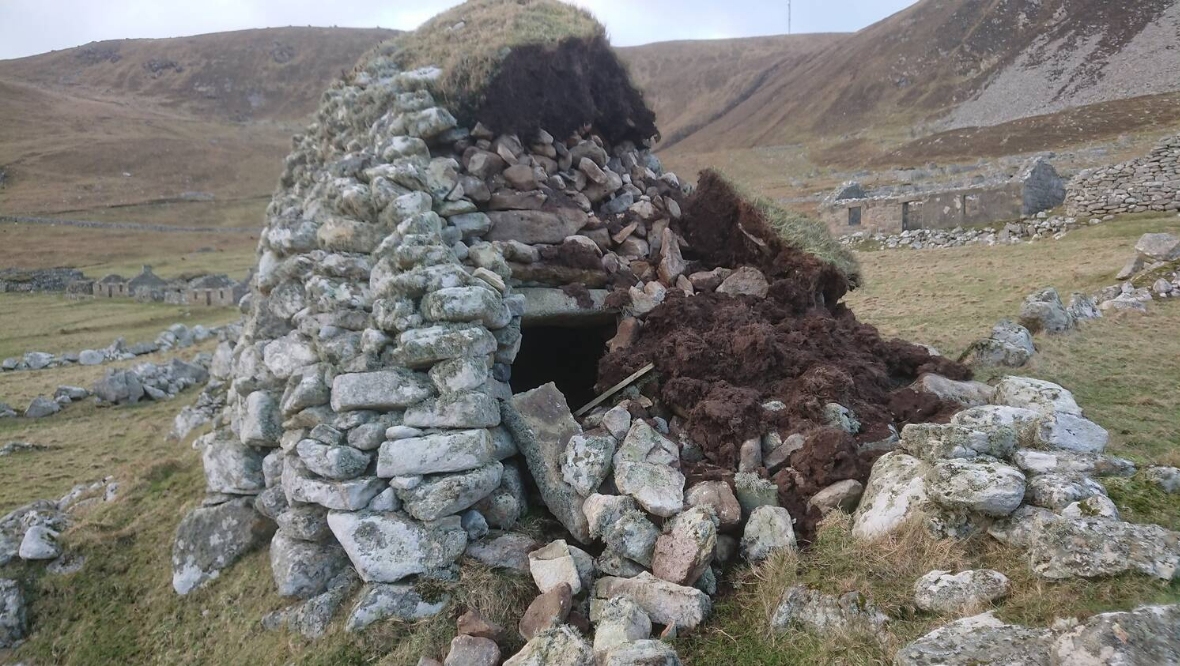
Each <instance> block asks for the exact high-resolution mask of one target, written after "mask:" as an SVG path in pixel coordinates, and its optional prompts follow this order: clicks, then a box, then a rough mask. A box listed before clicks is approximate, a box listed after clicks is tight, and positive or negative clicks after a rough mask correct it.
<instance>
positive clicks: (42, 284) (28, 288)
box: [0, 268, 86, 294]
mask: <svg viewBox="0 0 1180 666" xmlns="http://www.w3.org/2000/svg"><path fill="white" fill-rule="evenodd" d="M85 279H86V276H85V275H83V274H82V271H80V270H78V269H76V268H45V269H37V270H22V269H18V268H9V269H6V270H0V293H23V294H31V293H39V292H64V291H66V289H67V288H69V286H70V285H71V284H72V283H74V282H78V281H82V280H85Z"/></svg>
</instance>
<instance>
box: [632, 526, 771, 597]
mask: <svg viewBox="0 0 1180 666" xmlns="http://www.w3.org/2000/svg"><path fill="white" fill-rule="evenodd" d="M791 536H792V537H793V536H794V533H792V535H791ZM716 546H717V522H716V518H714V517H713V515H712V513H711V512H710V511H709V510H708V509H705V508H695V509H689V510H687V511H685V512H684V513H681V514H680V515H678V516H676V517H675V518H674V519H672V521H671V522H670V525H669V527H668V529H667V530H666V531H665V533H664V534H663V535H661V536H660V537H659V538H658V539H657V540H656V547H655V552H654V554H653V555H652V559H651V567H652V573H654V574H655V575H656V577H657V578H662V579H664V580H666V581H669V582H672V583H676V584H677V585H692V584H694V583H696V581H697V579H698V578H700V577H701V574H703V573H705V569H707V568H709V564H710V563H711V562H712V561H713V550H714V548H716Z"/></svg>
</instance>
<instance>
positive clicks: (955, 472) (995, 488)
mask: <svg viewBox="0 0 1180 666" xmlns="http://www.w3.org/2000/svg"><path fill="white" fill-rule="evenodd" d="M1024 490H1025V478H1024V474H1023V473H1021V471H1020V470H1018V469H1016V468H1015V467H1010V466H1008V465H1004V464H1001V463H992V462H983V463H977V462H966V461H959V460H944V461H942V462H939V463H937V464H935V465H934V467H933V469H931V470H930V472H928V473H927V475H926V493H927V494H928V495H929V497H930V499H932V500H933V501H934V502H936V503H937V504H939V505H940V506H942V507H944V508H947V509H950V510H952V511H954V510H961V509H965V510H967V511H973V512H975V513H981V514H983V515H985V516H994V517H1000V516H1007V515H1009V514H1010V513H1012V512H1013V511H1015V510H1016V509H1017V508H1019V507H1020V504H1021V503H1022V502H1023V501H1024Z"/></svg>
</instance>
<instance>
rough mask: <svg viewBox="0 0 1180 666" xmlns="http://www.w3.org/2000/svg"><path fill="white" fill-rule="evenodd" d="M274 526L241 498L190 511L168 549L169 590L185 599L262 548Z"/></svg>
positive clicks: (249, 501)
mask: <svg viewBox="0 0 1180 666" xmlns="http://www.w3.org/2000/svg"><path fill="white" fill-rule="evenodd" d="M273 531H274V525H273V524H272V523H271V522H270V521H268V520H266V518H264V517H263V516H262V514H260V513H258V511H256V510H255V509H254V502H253V498H251V497H242V498H240V499H235V500H230V501H228V502H225V503H223V504H218V505H216V506H212V507H202V508H199V509H194V510H192V511H191V512H189V514H188V515H187V516H185V517H184V520H182V521H180V525H179V526H178V527H177V528H176V540H175V542H174V545H173V548H172V587H173V589H175V590H176V592H177V594H180V595H185V594H188V593H189V592H192V591H193V590H195V589H197V588H198V587H200V586H202V585H204V584H205V583H207V582H209V581H211V580H213V579H215V578H217V577H218V576H219V575H220V574H221V571H222V570H224V569H226V568H227V567H229V566H230V565H232V564H233V563H234V562H237V561H238V560H239V559H241V558H242V557H243V556H244V555H246V554H247V553H249V552H251V551H253V550H254V549H256V548H259V547H261V546H263V545H265V544H266V543H267V542H268V541H269V540H270V537H271V534H272V533H273Z"/></svg>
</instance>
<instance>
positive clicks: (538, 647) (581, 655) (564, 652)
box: [504, 626, 595, 666]
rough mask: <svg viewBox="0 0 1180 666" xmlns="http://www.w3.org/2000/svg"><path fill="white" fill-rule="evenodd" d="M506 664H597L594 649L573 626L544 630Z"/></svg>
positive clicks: (529, 665)
mask: <svg viewBox="0 0 1180 666" xmlns="http://www.w3.org/2000/svg"><path fill="white" fill-rule="evenodd" d="M504 666H595V662H594V651H593V650H592V649H591V648H590V645H589V644H587V643H586V641H585V640H583V639H582V637H581V636H579V635H578V632H577V631H575V630H574V629H572V628H571V627H567V626H561V627H557V628H556V629H550V630H549V631H542V632H541V633H539V634H537V635H536V636H534V637H533V639H532V640H530V641H529V642H528V643H527V644H525V646H524V648H523V649H521V651H520V652H518V653H516V655H515V656H513V657H512V658H510V659H508V661H505V662H504Z"/></svg>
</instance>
